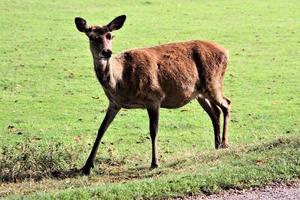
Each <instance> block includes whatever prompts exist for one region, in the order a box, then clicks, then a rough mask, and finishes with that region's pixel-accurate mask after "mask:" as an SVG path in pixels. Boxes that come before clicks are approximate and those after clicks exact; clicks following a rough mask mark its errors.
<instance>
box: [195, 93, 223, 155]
mask: <svg viewBox="0 0 300 200" xmlns="http://www.w3.org/2000/svg"><path fill="white" fill-rule="evenodd" d="M197 100H198V102H199V104H200V105H201V106H202V108H203V109H204V110H205V111H206V112H207V114H208V115H209V117H210V119H211V121H212V124H213V128H214V135H215V148H216V149H218V148H219V147H220V146H221V138H220V115H221V111H220V109H219V108H218V106H216V104H214V103H213V102H211V101H209V100H208V99H207V98H204V97H202V96H199V97H198V98H197Z"/></svg>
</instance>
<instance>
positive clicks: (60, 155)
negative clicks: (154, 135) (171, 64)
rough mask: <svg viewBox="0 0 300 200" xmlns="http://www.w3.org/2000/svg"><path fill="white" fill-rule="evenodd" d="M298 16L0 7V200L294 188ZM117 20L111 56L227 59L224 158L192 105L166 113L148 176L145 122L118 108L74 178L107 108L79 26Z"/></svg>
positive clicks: (255, 11) (242, 10) (152, 7)
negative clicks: (167, 50) (130, 52)
mask: <svg viewBox="0 0 300 200" xmlns="http://www.w3.org/2000/svg"><path fill="white" fill-rule="evenodd" d="M299 10H300V2H299V1H296V0H291V1H279V0H278V1H277V0H273V1H234V0H232V1H219V2H217V1H179V0H177V1H175V0H174V1H158V0H157V1H107V0H102V1H91V0H88V1H84V3H83V1H79V0H75V1H49V2H48V1H37V0H24V1H17V0H9V1H8V0H2V1H1V2H0V22H1V31H0V34H1V35H0V41H1V45H0V55H1V56H0V59H1V61H0V76H1V78H0V90H1V96H0V153H1V154H0V169H1V172H0V198H1V197H4V198H21V197H24V196H23V195H30V196H25V197H24V198H28V199H31V198H39V199H40V198H61V199H65V198H69V199H71V198H74V197H78V198H82V199H90V198H102V199H105V198H106V199H132V198H136V199H141V198H167V197H174V196H185V195H192V194H199V193H206V194H209V193H215V192H218V191H220V190H222V189H228V188H237V189H242V188H249V187H254V186H260V185H264V184H268V183H270V182H272V181H288V180H296V179H299V178H300V159H299V158H300V149H299V146H300V103H299V102H300V33H299V30H300V21H299V19H300V12H299ZM121 14H127V21H126V22H125V25H124V27H123V28H122V29H121V30H119V31H118V32H116V38H115V39H114V47H113V50H114V52H115V53H117V52H121V51H123V50H125V49H129V48H134V47H145V46H153V45H157V44H162V43H168V42H174V41H184V40H190V39H203V40H213V41H215V42H218V43H220V44H222V46H224V47H226V48H227V49H229V52H230V63H229V66H228V70H227V72H226V78H225V95H226V96H228V97H229V98H230V99H231V100H232V103H233V104H232V105H233V106H232V110H233V111H232V118H231V124H230V132H229V141H230V145H231V147H230V148H229V149H226V150H220V151H215V150H214V149H213V147H214V144H213V141H214V140H213V133H212V126H211V122H210V120H209V117H208V116H207V114H206V113H205V112H204V111H203V110H202V108H201V107H200V106H199V105H198V103H197V102H192V103H190V104H188V105H187V106H185V107H183V108H180V109H176V110H166V109H162V110H161V114H160V127H159V134H158V150H159V155H160V167H159V168H158V169H155V170H150V169H149V166H150V158H151V145H150V140H149V132H148V117H147V113H146V111H145V110H125V109H124V110H122V111H121V112H120V114H119V115H118V116H117V117H116V119H115V121H114V122H113V123H112V125H111V126H110V128H109V130H108V131H107V133H106V135H105V136H104V138H103V140H102V144H101V146H100V149H99V151H98V154H97V161H96V167H95V169H94V170H93V171H92V174H91V176H89V177H84V176H73V174H72V173H71V171H72V170H71V169H74V168H79V167H81V166H82V165H83V164H84V161H85V159H86V158H87V156H88V153H89V151H90V149H91V144H92V143H93V142H94V139H95V136H96V132H97V129H98V126H99V123H100V122H101V121H102V119H103V117H104V114H105V110H106V107H107V104H108V101H107V99H106V97H105V95H104V93H103V91H102V89H101V87H100V86H99V83H98V82H97V80H96V78H95V75H94V71H93V65H92V58H91V54H90V52H89V45H88V41H87V38H86V37H85V36H84V35H83V34H81V33H79V32H78V31H77V30H76V27H75V25H74V17H75V16H82V17H84V18H86V19H87V20H88V21H89V22H90V23H92V24H105V23H108V22H109V21H110V20H111V19H113V18H114V17H115V16H118V15H121Z"/></svg>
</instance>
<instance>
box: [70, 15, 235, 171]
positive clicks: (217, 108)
mask: <svg viewBox="0 0 300 200" xmlns="http://www.w3.org/2000/svg"><path fill="white" fill-rule="evenodd" d="M125 19H126V16H125V15H121V16H119V17H116V18H115V19H114V20H112V21H111V22H110V23H109V24H107V25H104V26H94V25H88V24H87V22H86V20H84V19H83V18H80V17H76V18H75V24H76V27H77V29H78V30H79V31H80V32H83V33H85V34H86V35H87V37H88V38H89V43H90V50H91V53H92V56H93V60H94V69H95V72H96V76H97V78H98V80H99V82H100V84H101V85H102V88H103V90H104V92H105V94H106V96H107V98H108V100H109V106H108V109H107V111H106V115H105V118H104V120H103V122H102V124H101V126H100V128H99V130H98V134H97V138H96V141H95V143H94V146H93V148H92V151H91V153H90V155H89V157H88V159H87V161H86V164H85V165H84V167H83V168H82V169H81V170H82V172H83V173H84V174H86V175H88V174H90V170H91V168H93V167H94V161H95V156H96V152H97V149H98V147H99V143H100V141H101V138H102V136H103V134H104V133H105V131H106V129H107V128H108V126H109V124H110V123H111V122H112V121H113V119H114V118H115V116H116V114H117V113H118V111H119V110H120V109H121V108H127V109H131V108H144V109H147V112H148V116H149V121H150V123H149V124H150V125H149V128H150V137H151V142H152V162H151V168H155V167H157V166H158V159H157V147H156V140H157V138H156V135H157V130H158V119H159V109H160V108H169V109H172V108H179V107H182V106H184V105H185V104H187V103H188V102H190V101H191V100H193V99H197V101H198V102H199V104H200V105H201V106H202V108H203V109H204V110H205V111H206V112H207V114H208V115H209V117H210V118H211V121H212V125H213V129H214V142H215V148H216V149H218V148H225V147H227V146H228V139H227V132H228V125H229V119H230V100H229V99H228V98H227V97H225V96H224V95H223V79H224V74H225V70H226V66H227V62H228V51H227V50H226V49H225V48H223V47H221V46H220V45H218V44H216V43H213V42H206V41H198V40H193V41H187V42H177V43H171V44H164V45H159V46H154V47H149V48H138V49H131V50H127V51H124V52H122V53H120V54H119V55H112V39H113V35H112V32H113V31H116V30H118V29H120V28H121V27H122V26H123V24H124V22H125ZM221 111H222V112H223V116H224V123H223V133H222V139H221V138H220V115H221Z"/></svg>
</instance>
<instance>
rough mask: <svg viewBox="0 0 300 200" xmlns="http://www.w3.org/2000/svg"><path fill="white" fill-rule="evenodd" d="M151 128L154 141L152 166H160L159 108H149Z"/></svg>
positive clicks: (152, 141) (152, 140)
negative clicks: (158, 140) (157, 139)
mask: <svg viewBox="0 0 300 200" xmlns="http://www.w3.org/2000/svg"><path fill="white" fill-rule="evenodd" d="M147 111H148V116H149V129H150V137H151V143H152V161H151V168H156V167H158V159H157V145H156V135H157V130H158V119H159V108H156V109H153V108H148V109H147Z"/></svg>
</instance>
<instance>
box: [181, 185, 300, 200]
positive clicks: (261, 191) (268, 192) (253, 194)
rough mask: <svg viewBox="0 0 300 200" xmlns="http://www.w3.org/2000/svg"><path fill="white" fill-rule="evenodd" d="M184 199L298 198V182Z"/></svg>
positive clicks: (256, 199)
mask: <svg viewBox="0 0 300 200" xmlns="http://www.w3.org/2000/svg"><path fill="white" fill-rule="evenodd" d="M184 200H300V182H296V183H289V184H273V185H269V186H266V187H263V188H258V189H252V190H247V191H238V190H229V191H225V192H223V193H221V194H214V195H210V196H203V195H202V196H194V197H187V198H184Z"/></svg>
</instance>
